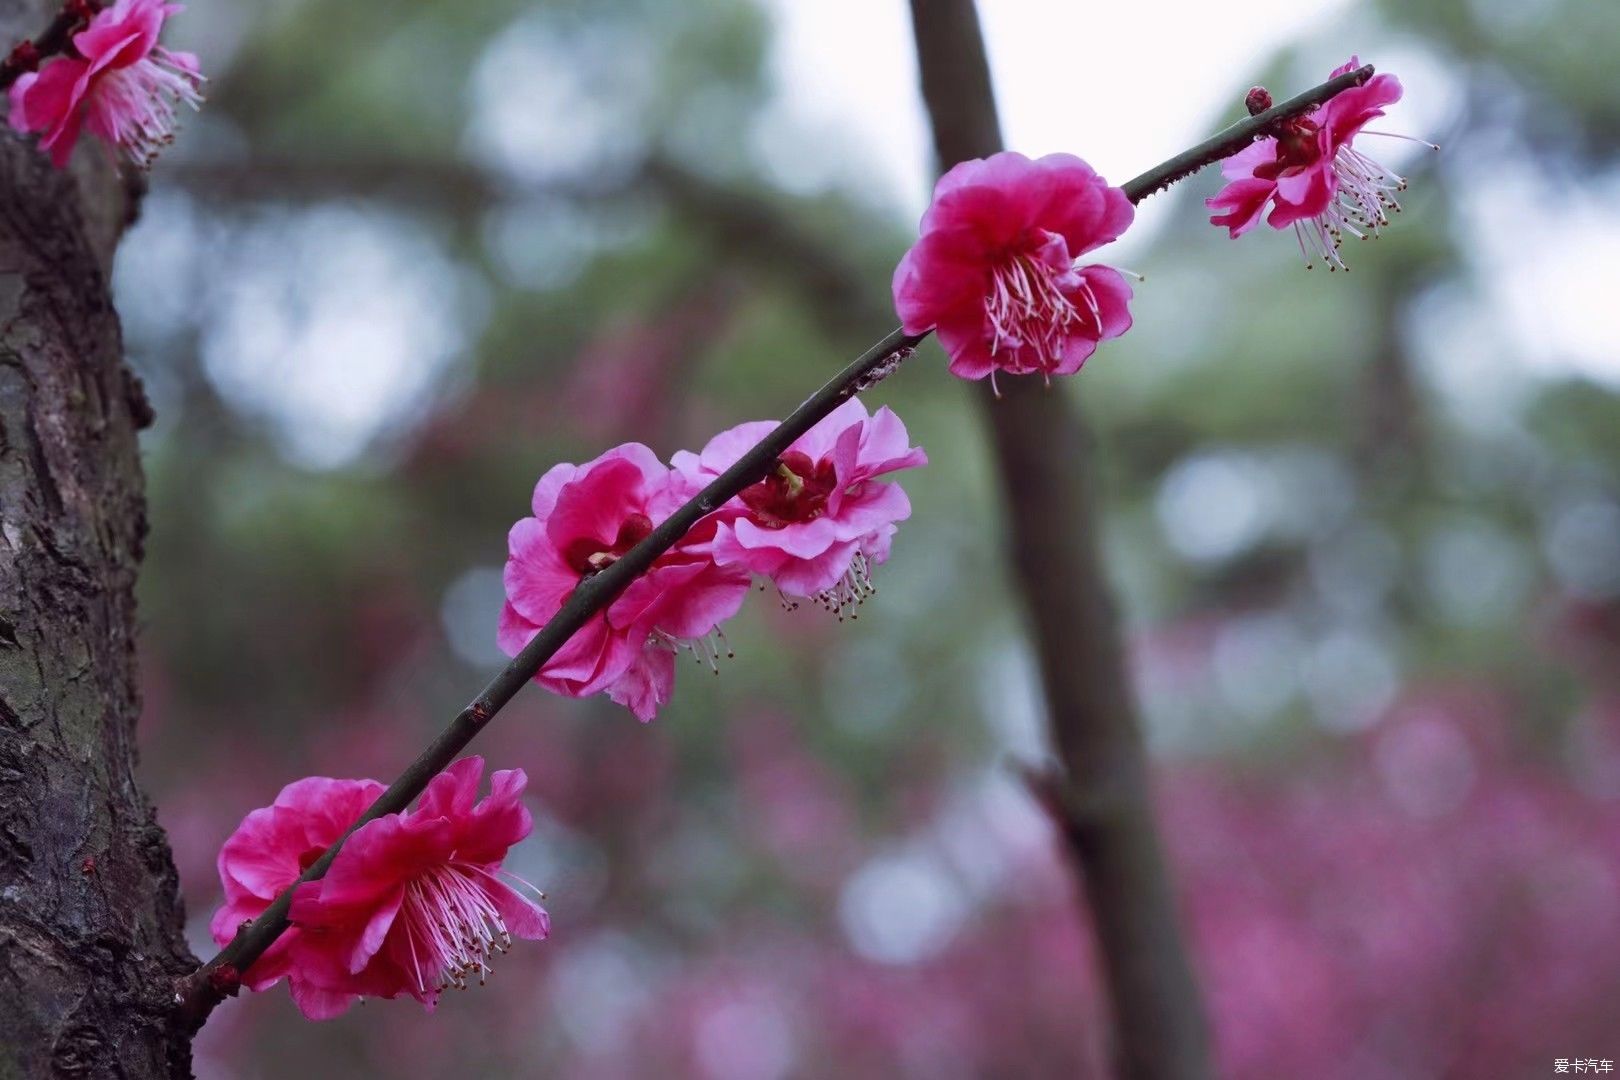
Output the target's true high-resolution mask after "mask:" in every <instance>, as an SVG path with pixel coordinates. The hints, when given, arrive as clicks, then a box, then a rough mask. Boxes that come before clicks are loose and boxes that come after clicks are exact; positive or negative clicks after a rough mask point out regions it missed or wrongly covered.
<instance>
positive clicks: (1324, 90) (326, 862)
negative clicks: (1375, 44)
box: [175, 66, 1373, 1031]
mask: <svg viewBox="0 0 1620 1080" xmlns="http://www.w3.org/2000/svg"><path fill="white" fill-rule="evenodd" d="M1372 70H1373V69H1372V68H1371V67H1370V66H1369V67H1366V68H1362V69H1361V70H1360V71H1357V72H1352V73H1350V74H1349V75H1346V76H1341V77H1340V78H1338V79H1334V80H1332V81H1330V82H1327V83H1324V84H1322V85H1321V86H1318V87H1316V88H1315V89H1313V90H1311V91H1309V92H1307V93H1305V94H1301V95H1300V96H1299V97H1296V98H1294V99H1292V100H1291V101H1288V102H1285V103H1284V104H1282V105H1279V106H1277V107H1276V108H1274V109H1270V110H1268V111H1267V112H1265V113H1262V114H1260V115H1259V116H1255V117H1251V118H1249V119H1248V120H1245V121H1243V122H1242V123H1239V124H1237V125H1234V126H1233V127H1231V128H1229V129H1227V130H1226V131H1225V132H1222V133H1221V134H1219V135H1217V136H1215V137H1214V138H1212V139H1209V140H1207V141H1206V142H1203V143H1201V144H1199V145H1198V146H1195V147H1193V148H1192V149H1191V150H1188V151H1186V152H1185V153H1183V154H1180V155H1178V156H1176V157H1174V158H1172V159H1171V160H1169V161H1167V162H1165V163H1164V164H1162V165H1160V166H1158V167H1157V168H1155V169H1152V170H1150V171H1148V172H1146V173H1143V174H1142V175H1141V176H1139V177H1137V178H1136V179H1134V180H1132V181H1130V182H1129V183H1127V184H1125V185H1124V189H1125V192H1126V194H1127V195H1128V196H1129V197H1130V198H1131V200H1132V201H1133V202H1135V201H1139V200H1140V199H1142V198H1144V197H1146V196H1147V195H1149V194H1152V193H1153V192H1154V191H1157V190H1159V189H1160V188H1163V187H1166V186H1168V185H1169V184H1171V183H1174V182H1175V181H1176V180H1178V179H1180V178H1182V177H1184V176H1187V175H1190V174H1191V173H1192V172H1194V171H1196V170H1197V169H1199V168H1202V167H1203V166H1204V165H1207V164H1209V163H1210V162H1212V161H1216V160H1219V158H1220V157H1221V156H1225V155H1226V154H1230V153H1232V152H1233V151H1234V150H1237V149H1241V148H1242V147H1243V146H1244V145H1246V144H1247V143H1248V142H1249V141H1250V140H1252V139H1253V138H1255V137H1256V136H1258V135H1261V134H1264V133H1265V132H1266V131H1267V130H1268V129H1269V128H1270V127H1271V126H1272V125H1274V124H1276V123H1277V122H1278V121H1281V120H1285V119H1287V118H1289V117H1292V116H1295V115H1298V114H1299V113H1302V112H1305V111H1307V110H1308V109H1310V108H1313V107H1315V106H1316V105H1318V104H1320V103H1321V102H1323V101H1326V100H1327V99H1328V98H1330V97H1332V96H1333V95H1334V94H1336V93H1338V92H1339V91H1341V90H1343V89H1345V88H1346V87H1349V86H1353V85H1359V84H1360V83H1362V82H1365V81H1366V80H1367V78H1369V77H1371V75H1372ZM927 336H928V333H927V332H924V333H921V334H908V333H906V332H905V331H904V330H903V329H899V328H896V329H894V330H891V331H890V332H889V333H888V335H886V336H885V337H884V338H883V340H881V341H879V342H878V343H877V344H875V345H873V346H872V347H871V348H869V349H867V350H866V352H864V353H862V354H861V356H860V357H859V358H858V359H856V360H855V361H854V362H853V363H851V364H850V365H849V366H848V367H846V368H844V370H843V371H841V372H839V373H838V374H837V375H836V376H835V377H833V379H832V380H830V381H829V382H828V383H827V384H826V385H825V386H823V387H822V388H821V389H820V390H818V391H816V392H815V394H813V395H812V396H811V397H810V398H808V399H807V400H806V401H805V402H804V403H803V404H802V405H800V406H799V407H798V408H797V409H795V410H794V411H793V413H792V415H790V416H789V417H788V418H787V419H786V420H784V421H782V423H780V424H779V425H777V426H776V428H775V429H774V430H772V431H771V433H770V434H769V435H767V436H766V437H765V438H764V439H762V440H761V441H760V442H759V443H758V444H757V445H755V446H754V447H753V448H752V449H751V450H749V451H748V452H747V453H746V454H744V455H743V456H742V457H741V458H740V459H738V461H737V463H736V464H735V465H733V466H732V467H731V468H729V469H727V470H726V471H725V472H724V473H722V474H721V475H720V476H719V477H718V478H717V479H716V480H714V482H712V483H711V484H709V486H708V487H706V488H704V489H703V490H702V491H701V492H699V493H698V494H697V496H696V497H695V498H693V499H692V500H691V501H690V502H688V503H687V504H686V505H685V506H682V507H681V508H680V509H679V510H676V511H675V512H674V513H673V514H671V515H670V516H669V517H668V518H667V519H666V520H665V521H664V522H663V523H662V524H660V525H659V526H658V527H657V528H655V529H654V530H653V531H652V532H651V533H650V534H649V535H648V536H647V538H646V539H644V540H642V541H641V542H640V543H639V544H637V545H636V546H635V547H633V548H631V549H630V551H629V552H628V553H626V554H625V556H624V557H623V558H621V559H619V560H618V561H617V562H615V563H613V565H611V566H609V567H608V568H607V569H606V570H603V571H602V572H601V573H599V574H596V575H594V576H593V577H591V578H589V579H587V580H586V581H584V582H581V583H580V585H579V587H578V588H576V589H575V590H574V592H573V593H572V594H571V595H570V596H569V598H568V600H567V602H565V603H564V604H563V606H562V609H561V610H560V611H558V612H557V614H556V615H555V616H553V618H552V619H551V621H550V622H548V623H546V625H545V626H544V627H542V628H541V629H540V631H539V633H537V634H536V635H535V636H534V637H533V639H531V640H530V641H529V643H528V644H527V645H526V646H524V648H523V650H522V651H521V652H520V653H518V655H517V656H516V657H515V658H513V660H512V662H511V663H509V664H507V665H506V667H505V668H504V669H502V671H501V672H500V674H498V675H496V676H495V678H494V679H493V680H491V681H490V683H489V685H488V686H486V687H484V689H483V691H482V692H481V693H479V695H478V696H477V697H476V698H474V699H473V700H472V701H471V702H470V703H469V704H468V705H467V706H466V707H465V708H463V709H462V710H461V712H460V713H459V714H458V715H457V716H456V718H455V719H454V720H452V721H451V722H450V725H449V726H448V727H446V728H445V729H444V730H443V731H442V732H440V733H439V735H438V737H437V738H435V739H434V740H433V742H432V743H431V744H430V745H429V746H428V748H427V749H426V750H425V751H423V753H422V755H421V756H420V757H418V758H417V759H416V760H415V761H413V762H412V763H411V765H410V767H409V768H407V769H406V770H405V771H404V772H403V773H401V774H400V776H399V779H397V780H395V781H394V782H393V783H392V784H390V785H389V787H388V790H387V791H385V792H383V794H382V795H381V796H379V797H378V799H377V801H376V802H375V803H373V804H372V805H371V807H370V808H369V809H367V810H366V812H365V813H364V814H362V815H361V816H360V818H359V820H357V821H356V822H355V823H354V825H352V826H351V827H350V828H349V830H348V831H347V832H345V833H344V834H343V836H342V837H341V838H340V839H339V840H338V841H337V842H336V843H334V844H333V845H332V846H331V847H330V848H328V849H327V850H326V852H325V854H323V855H322V856H321V857H320V858H319V859H317V860H315V862H314V863H313V864H312V865H311V866H310V867H309V868H308V869H307V870H305V871H304V873H303V875H302V876H301V877H300V878H299V880H298V883H303V882H307V881H315V880H317V879H318V878H320V877H321V876H322V875H324V874H325V873H326V871H327V869H328V868H329V867H331V865H332V860H333V859H335V858H336V857H337V853H338V851H339V850H340V849H341V848H342V846H343V841H344V840H346V839H348V837H349V836H350V835H351V834H352V833H353V832H354V831H355V830H356V829H358V828H360V826H362V825H364V824H366V823H367V822H369V821H372V820H375V819H376V818H379V817H382V816H383V815H385V814H395V813H399V812H400V811H403V810H404V809H405V808H406V807H408V806H409V805H410V803H411V802H412V800H414V799H415V798H416V797H417V796H418V795H420V794H421V793H422V791H423V789H424V788H425V787H426V786H427V783H428V781H429V780H431V779H433V777H435V776H437V775H438V774H439V773H440V772H442V771H443V770H444V769H445V767H446V766H448V765H449V764H450V763H451V762H452V761H453V760H455V757H456V755H457V754H459V753H461V751H462V750H464V749H466V747H467V745H468V744H469V743H470V742H472V740H473V738H474V737H476V736H477V735H478V733H479V732H480V731H482V730H483V729H484V727H485V725H487V724H488V723H489V722H490V720H492V719H494V717H495V714H496V713H498V712H499V711H500V710H501V709H502V708H503V707H504V706H505V705H506V703H507V702H509V701H511V700H512V698H513V696H514V695H516V694H517V692H518V691H519V690H521V689H522V688H523V685H524V684H525V683H527V682H528V681H529V680H530V679H532V678H533V677H534V675H535V673H536V672H538V671H539V670H540V668H541V666H542V665H544V664H545V662H546V661H547V660H549V659H550V658H551V657H552V656H553V655H554V654H555V653H556V652H557V650H559V649H560V648H562V646H563V645H564V644H566V643H567V641H568V639H569V638H571V637H572V636H573V635H574V634H575V633H576V632H577V631H578V630H579V629H580V628H581V627H583V626H584V625H585V623H586V622H588V621H589V620H590V619H591V618H592V617H593V616H595V615H596V614H598V613H599V612H601V611H603V610H604V609H606V608H607V606H608V605H609V604H611V603H612V602H613V600H614V599H615V598H616V597H617V596H618V595H619V594H620V593H621V592H623V591H624V589H625V588H626V587H628V586H629V584H630V583H631V582H632V581H634V580H635V579H636V578H637V577H639V576H640V575H641V574H643V573H645V572H646V571H647V570H648V568H650V567H651V566H652V564H653V562H654V561H655V560H657V558H658V557H659V556H660V555H662V554H663V553H664V552H666V551H668V550H669V549H670V548H671V547H673V546H674V545H675V544H676V543H677V542H678V541H679V540H680V539H681V537H682V536H684V535H686V533H687V531H688V530H689V529H691V528H692V526H694V525H696V524H697V522H698V521H699V520H700V519H701V518H703V517H704V516H705V515H707V514H709V513H711V512H713V511H714V510H716V509H718V508H719V507H720V506H722V505H724V504H725V503H726V502H728V501H729V500H730V499H732V498H733V497H735V496H736V495H737V494H738V493H739V492H741V491H742V490H743V489H744V488H747V487H748V486H750V485H751V484H754V483H757V482H758V481H759V480H761V479H763V478H764V477H765V475H766V474H767V473H768V472H769V471H770V470H771V468H772V467H773V465H774V464H775V462H776V459H777V458H778V457H779V456H780V455H781V454H782V453H783V452H785V451H786V450H787V448H788V446H789V445H790V444H791V443H792V442H793V441H794V440H795V439H797V438H798V437H799V436H801V435H803V434H804V433H805V432H806V431H808V430H810V428H812V427H814V426H815V425H816V424H817V423H818V422H819V421H820V420H822V419H823V418H824V417H826V416H827V415H828V414H829V413H831V412H832V411H833V410H834V409H835V408H837V407H838V406H839V405H840V404H842V403H843V402H845V401H847V400H848V399H849V398H851V397H853V396H854V395H856V394H858V393H861V392H862V391H864V390H867V389H869V388H870V387H871V386H873V385H875V384H876V382H878V381H879V380H880V379H882V378H883V377H885V376H887V375H888V374H889V373H890V372H892V371H893V370H894V368H895V367H896V366H897V365H898V363H899V362H900V361H901V360H903V359H904V358H905V357H906V356H909V355H910V353H911V351H912V350H913V349H915V348H916V346H917V344H918V343H919V342H921V341H922V340H924V339H925V338H926V337H927ZM298 883H295V884H294V885H292V886H289V887H288V888H287V889H286V890H285V891H283V892H282V894H281V895H280V896H278V897H276V899H275V901H274V902H272V903H271V905H270V907H269V908H268V909H266V910H265V912H264V914H262V915H260V916H259V917H258V918H256V919H254V920H252V921H251V922H249V923H247V924H245V925H244V926H243V928H242V929H241V930H240V931H238V933H237V935H236V937H235V938H234V939H233V940H232V941H231V943H230V944H229V945H226V946H225V947H224V948H223V949H221V950H220V951H219V953H218V954H217V955H215V956H214V958H213V959H212V960H209V961H208V962H207V963H206V964H204V965H203V966H202V967H200V968H198V969H197V970H196V971H195V972H193V973H191V974H190V975H188V976H186V977H185V978H184V979H182V980H180V981H179V983H178V985H177V986H176V988H175V1004H176V1020H177V1023H179V1024H180V1025H181V1026H182V1027H183V1028H184V1029H185V1030H187V1031H195V1030H197V1029H198V1028H200V1027H201V1026H202V1024H203V1022H204V1021H205V1020H207V1018H208V1014H209V1013H210V1012H212V1011H213V1009H214V1007H215V1006H216V1005H218V1004H219V1003H220V1001H222V1000H223V999H224V997H225V996H227V995H229V994H232V993H234V992H235V987H236V983H237V980H238V978H239V974H240V973H241V972H243V971H246V970H247V969H248V968H249V967H251V966H252V964H253V963H254V962H255V961H256V960H258V959H259V957H261V956H262V955H264V952H265V950H266V949H268V948H269V947H270V946H271V944H273V943H274V942H275V940H276V939H277V938H278V937H280V936H281V934H282V933H284V932H285V931H286V930H287V928H288V926H289V922H288V919H287V912H288V909H289V908H290V907H291V906H292V894H293V891H294V890H295V889H296V888H297V884H298Z"/></svg>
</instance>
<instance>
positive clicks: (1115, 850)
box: [911, 0, 1209, 1080]
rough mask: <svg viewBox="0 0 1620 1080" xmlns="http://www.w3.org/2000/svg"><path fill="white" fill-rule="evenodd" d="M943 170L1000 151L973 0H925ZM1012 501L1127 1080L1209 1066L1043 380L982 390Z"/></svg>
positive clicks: (1077, 855)
mask: <svg viewBox="0 0 1620 1080" xmlns="http://www.w3.org/2000/svg"><path fill="white" fill-rule="evenodd" d="M911 12H912V24H913V28H914V30H915V33H916V38H917V58H918V67H919V69H920V72H921V76H922V89H923V98H924V100H925V101H926V103H927V106H928V115H929V118H930V120H931V121H932V123H933V130H934V148H935V152H936V154H937V155H938V158H939V165H940V167H941V169H948V168H950V167H951V166H952V165H955V164H956V163H958V162H960V161H964V160H967V159H970V158H980V157H988V156H989V155H991V154H994V153H996V152H998V151H999V150H1000V149H1001V127H1000V123H999V120H998V118H997V116H996V103H995V95H994V93H993V91H992V89H991V85H990V69H989V64H988V62H987V60H986V58H985V53H984V42H983V39H982V37H981V35H980V31H979V18H978V13H977V11H976V10H975V8H974V5H973V0H912V2H911ZM977 389H978V390H979V393H978V394H977V400H978V404H979V405H980V406H981V413H982V415H983V417H984V421H985V423H986V424H987V425H988V427H989V429H990V435H991V442H992V445H993V446H994V447H995V455H996V471H997V473H998V475H999V476H1000V480H1001V488H1002V493H1003V495H1004V498H1005V502H1006V508H1007V545H1008V548H1009V553H1008V555H1009V558H1010V560H1011V562H1012V565H1013V568H1014V570H1015V571H1016V577H1017V581H1018V584H1019V587H1020V590H1021V591H1022V593H1023V598H1024V604H1025V606H1026V607H1027V609H1028V611H1029V615H1030V621H1031V623H1032V629H1033V631H1034V639H1035V646H1036V652H1037V653H1038V654H1039V657H1040V669H1041V681H1042V687H1043V689H1044V691H1045V696H1046V708H1047V721H1048V726H1049V729H1050V732H1051V737H1052V742H1053V745H1054V748H1055V749H1056V751H1057V756H1058V759H1059V761H1060V763H1061V770H1060V771H1059V772H1057V773H1056V774H1055V775H1054V776H1052V777H1051V778H1050V779H1048V780H1045V781H1043V783H1042V787H1043V789H1044V790H1043V792H1042V793H1043V795H1044V797H1045V798H1046V799H1047V801H1048V802H1049V804H1050V805H1051V808H1052V809H1053V810H1054V812H1055V813H1056V815H1057V816H1058V818H1059V820H1060V823H1061V825H1062V828H1063V833H1064V840H1065V842H1066V844H1067V846H1068V849H1069V855H1070V860H1071V862H1072V863H1073V864H1074V867H1075V869H1076V871H1077V872H1078V874H1079V877H1080V881H1081V884H1082V886H1083V887H1084V890H1085V895H1086V899H1087V902H1088V904H1089V906H1090V909H1091V914H1092V921H1093V923H1094V925H1095V928H1096V934H1097V942H1098V945H1099V952H1100V953H1101V956H1102V959H1103V967H1104V972H1103V974H1104V978H1105V981H1106V984H1107V987H1108V996H1109V999H1110V1001H1111V1003H1112V1005H1113V1012H1114V1035H1115V1037H1114V1040H1113V1044H1114V1045H1113V1054H1114V1057H1115V1059H1116V1062H1117V1065H1118V1070H1119V1073H1120V1075H1121V1076H1123V1077H1126V1078H1128V1080H1197V1078H1200V1077H1204V1076H1208V1075H1209V1061H1208V1054H1209V1051H1208V1036H1207V1033H1206V1030H1205V1026H1204V1016H1203V1010H1202V1008H1201V1006H1200V1003H1199V998H1198V988H1197V986H1196V984H1195V983H1194V981H1193V976H1192V970H1191V968H1190V966H1189V965H1188V962H1187V956H1186V952H1185V950H1184V948H1183V946H1182V941H1181V931H1180V928H1179V926H1178V922H1177V917H1176V905H1175V897H1174V893H1173V891H1172V889H1171V886H1170V876H1169V872H1168V870H1167V869H1166V866H1165V858H1164V854H1163V851H1162V848H1161V845H1160V843H1159V837H1158V832H1157V829H1156V826H1155V823H1154V816H1153V804H1152V797H1151V790H1150V786H1149V780H1148V768H1147V755H1146V753H1145V751H1144V748H1143V744H1142V735H1141V731H1140V729H1139V727H1138V725H1137V720H1136V709H1135V704H1134V702H1133V700H1132V696H1131V690H1130V681H1129V677H1128V674H1127V672H1126V669H1125V663H1124V658H1123V654H1122V649H1121V646H1120V640H1119V631H1118V628H1117V626H1116V625H1115V616H1114V609H1113V604H1112V600H1111V597H1110V590H1109V587H1108V581H1107V578H1106V576H1105V575H1104V573H1103V569H1102V565H1101V561H1100V558H1099V554H1098V551H1097V538H1096V534H1097V528H1096V522H1095V516H1094V509H1093V507H1094V502H1095V500H1094V499H1093V496H1092V491H1091V475H1092V473H1091V467H1090V461H1091V457H1092V446H1091V439H1090V436H1089V435H1088V433H1087V430H1086V427H1085V422H1084V420H1083V418H1082V417H1081V415H1080V413H1079V411H1078V410H1077V409H1075V408H1074V406H1073V404H1072V403H1071V402H1070V399H1069V397H1068V396H1067V394H1066V393H1065V390H1066V389H1067V387H1064V386H1053V387H1051V388H1047V387H1045V386H1043V385H1042V384H1041V382H1040V380H1038V379H1035V378H1034V377H1033V376H1025V377H1022V378H1010V379H1007V380H1006V381H1005V382H1004V383H1003V385H1002V392H1003V397H1002V398H1001V399H1000V400H997V399H995V398H994V397H992V395H991V393H990V387H989V386H987V385H981V386H980V387H978V388H977Z"/></svg>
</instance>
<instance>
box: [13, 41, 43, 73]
mask: <svg viewBox="0 0 1620 1080" xmlns="http://www.w3.org/2000/svg"><path fill="white" fill-rule="evenodd" d="M6 67H8V68H10V69H11V70H12V71H33V70H35V69H36V68H38V67H39V47H38V46H36V45H35V44H34V43H33V42H32V41H29V40H28V39H27V38H23V39H22V40H21V41H19V42H17V44H16V45H15V46H13V47H12V50H11V55H10V56H8V57H6Z"/></svg>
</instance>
